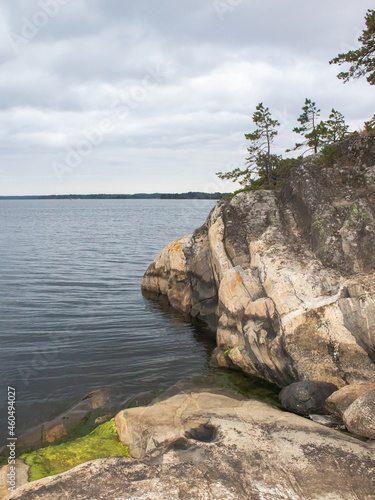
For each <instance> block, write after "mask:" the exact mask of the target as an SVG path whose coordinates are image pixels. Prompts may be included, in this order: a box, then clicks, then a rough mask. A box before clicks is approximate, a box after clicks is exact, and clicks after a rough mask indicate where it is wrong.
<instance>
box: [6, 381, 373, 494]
mask: <svg viewBox="0 0 375 500" xmlns="http://www.w3.org/2000/svg"><path fill="white" fill-rule="evenodd" d="M116 424H117V427H118V431H119V436H120V439H121V440H122V441H123V442H124V443H126V444H127V445H129V447H130V450H131V452H132V453H133V455H134V456H135V457H138V458H142V461H140V460H139V459H134V460H133V459H129V458H111V459H106V460H97V461H93V462H89V463H86V464H83V465H80V466H79V467H76V468H75V469H72V470H71V471H69V472H66V473H64V474H60V475H58V476H54V477H49V478H45V479H42V480H40V481H36V482H35V483H30V484H28V485H25V486H22V487H21V488H20V489H19V490H17V491H16V493H14V494H13V495H12V496H11V497H9V500H10V499H12V500H16V499H17V500H18V499H19V500H21V499H22V500H29V499H30V500H31V499H32V500H34V499H36V498H37V499H38V500H50V499H52V498H53V499H54V500H63V499H72V498H77V499H78V498H79V499H80V500H93V499H97V500H99V499H103V500H104V499H105V500H136V499H139V500H141V499H150V500H159V499H160V500H166V499H168V500H191V499H197V500H207V499H215V500H216V499H217V500H220V499H222V500H228V499H236V500H237V499H238V500H265V499H275V498H278V499H284V500H305V499H308V498H309V499H310V498H311V499H312V498H314V499H315V498H325V499H328V498H329V499H330V500H342V499H343V498H345V500H352V499H353V500H358V498H361V499H363V500H370V499H373V498H374V497H373V493H374V488H375V478H374V475H373V470H374V467H375V456H374V449H373V448H372V447H371V446H370V445H368V444H367V443H363V442H361V441H358V440H356V439H354V438H352V437H350V436H346V435H343V434H340V433H338V432H337V431H334V430H332V429H327V428H325V427H323V426H321V425H319V424H315V423H314V422H311V421H309V420H307V419H305V418H302V417H299V416H297V415H293V414H288V413H284V412H281V411H280V410H277V409H276V408H274V407H272V406H269V405H267V404H265V403H262V402H259V401H255V400H247V399H245V398H243V397H241V396H238V395H235V394H234V393H231V392H230V391H228V390H223V391H218V390H214V389H211V388H209V387H207V388H204V387H199V388H197V387H194V386H189V384H188V383H184V384H182V385H181V384H180V385H178V387H175V388H174V390H173V388H172V390H170V391H168V394H167V397H166V399H164V398H159V402H158V403H155V404H153V405H151V406H147V407H138V408H131V409H128V410H124V411H122V412H120V413H119V414H118V415H117V416H116Z"/></svg>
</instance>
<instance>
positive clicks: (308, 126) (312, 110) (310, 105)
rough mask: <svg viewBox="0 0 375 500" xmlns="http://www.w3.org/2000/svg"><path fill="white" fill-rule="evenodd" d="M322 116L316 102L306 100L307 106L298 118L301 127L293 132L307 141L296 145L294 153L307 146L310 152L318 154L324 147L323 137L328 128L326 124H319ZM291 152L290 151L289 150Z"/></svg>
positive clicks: (295, 128)
mask: <svg viewBox="0 0 375 500" xmlns="http://www.w3.org/2000/svg"><path fill="white" fill-rule="evenodd" d="M319 116H320V109H318V108H317V107H316V104H315V102H312V101H311V99H307V98H306V99H305V105H304V106H303V107H302V113H301V115H300V116H299V118H297V121H299V122H300V124H301V126H300V127H294V129H293V132H296V133H297V134H301V135H302V136H303V137H304V138H305V139H306V140H305V141H304V142H300V143H296V144H295V147H294V148H293V151H296V150H297V149H300V148H302V147H303V146H307V148H308V149H307V150H306V151H305V153H307V152H308V151H311V150H313V151H314V153H317V152H318V150H319V149H320V147H321V146H322V145H323V137H324V135H325V133H326V128H325V124H324V122H322V121H321V122H319V123H318V117H319ZM287 151H290V149H287Z"/></svg>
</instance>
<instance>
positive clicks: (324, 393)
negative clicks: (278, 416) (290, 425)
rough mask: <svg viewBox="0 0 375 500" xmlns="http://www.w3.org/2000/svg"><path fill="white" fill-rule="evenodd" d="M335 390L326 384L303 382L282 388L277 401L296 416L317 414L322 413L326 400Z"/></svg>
mask: <svg viewBox="0 0 375 500" xmlns="http://www.w3.org/2000/svg"><path fill="white" fill-rule="evenodd" d="M337 390H338V387H337V386H335V385H334V384H330V383H328V382H314V381H311V380H304V381H302V382H294V383H293V384H290V385H288V386H287V387H284V389H283V390H282V391H281V392H280V394H279V399H280V401H281V404H282V406H283V408H285V409H286V410H288V411H291V412H293V413H297V414H298V415H310V414H311V413H318V414H319V413H324V403H325V401H326V399H327V398H328V397H329V396H330V395H331V394H332V393H334V392H335V391H337Z"/></svg>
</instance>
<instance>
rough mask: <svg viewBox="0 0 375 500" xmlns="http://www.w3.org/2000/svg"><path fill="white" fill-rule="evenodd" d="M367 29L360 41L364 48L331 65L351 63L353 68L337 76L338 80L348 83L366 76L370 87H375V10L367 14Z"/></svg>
mask: <svg viewBox="0 0 375 500" xmlns="http://www.w3.org/2000/svg"><path fill="white" fill-rule="evenodd" d="M365 19H366V27H367V29H365V30H363V32H362V35H361V36H360V37H359V38H358V41H359V42H361V43H362V46H361V47H360V48H359V49H356V50H349V52H346V53H345V54H339V55H338V56H337V57H334V58H333V59H332V60H331V61H329V63H330V64H338V65H339V66H340V65H341V64H344V63H349V64H351V66H350V67H349V70H348V71H342V72H341V73H339V74H338V75H337V78H339V79H340V80H343V81H344V83H346V82H348V81H349V80H350V79H351V78H353V79H356V78H361V77H362V76H366V75H367V77H366V79H367V81H368V82H369V84H370V85H375V56H374V53H375V10H372V9H368V11H367V14H366V17H365Z"/></svg>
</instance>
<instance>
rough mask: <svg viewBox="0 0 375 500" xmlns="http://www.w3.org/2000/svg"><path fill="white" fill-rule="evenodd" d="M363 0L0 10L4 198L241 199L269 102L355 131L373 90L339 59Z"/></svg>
mask: <svg viewBox="0 0 375 500" xmlns="http://www.w3.org/2000/svg"><path fill="white" fill-rule="evenodd" d="M368 8H371V5H370V4H369V2H368V1H364V0H356V1H355V2H353V0H315V1H314V2H311V1H310V2H308V1H306V0H283V1H280V0H263V1H262V2H260V1H257V2H255V1H254V0H189V1H186V0H182V1H173V0H157V1H156V0H139V1H137V2H126V1H120V0H38V1H34V0H12V1H8V2H5V1H4V0H3V1H2V2H1V3H0V64H1V71H0V137H1V140H0V155H1V157H0V195H1V196H9V195H43V194H67V193H76V194H78V193H80V194H86V193H87V194H89V193H140V192H145V193H152V192H161V193H163V192H186V191H207V192H215V191H220V192H226V191H233V189H235V188H236V187H237V186H236V184H234V183H232V182H231V181H223V180H220V179H219V178H218V177H217V176H216V175H215V173H216V172H218V171H229V170H233V168H236V167H241V168H242V167H243V166H244V165H245V158H246V148H247V147H248V144H247V141H246V139H245V138H244V134H245V133H249V132H251V131H253V130H254V124H253V122H252V119H251V118H252V114H253V113H254V111H255V107H256V105H257V104H258V103H259V102H263V103H264V105H265V106H266V107H268V108H269V109H270V112H271V113H272V116H273V117H274V118H276V119H278V120H279V122H280V127H279V134H278V136H277V137H276V138H275V141H274V152H275V153H278V154H281V153H284V152H285V150H286V149H287V148H290V147H293V146H294V144H295V142H298V141H299V136H298V135H297V134H296V133H294V132H292V129H293V127H295V126H297V125H298V122H297V118H298V116H299V115H300V113H301V107H302V106H303V104H304V101H305V98H306V97H307V98H310V99H312V100H313V101H315V102H316V104H317V106H318V108H320V109H321V119H323V120H325V119H327V118H328V115H329V113H330V111H331V109H332V108H335V109H337V110H339V111H340V112H341V113H343V114H344V116H345V118H346V121H347V123H348V124H349V125H350V128H351V130H358V129H359V128H360V127H361V125H362V124H363V122H364V121H365V120H369V119H370V118H371V117H372V116H373V115H374V113H375V102H374V98H375V88H374V87H372V86H370V85H369V84H368V83H367V82H366V80H365V79H361V80H355V81H351V82H349V83H346V84H343V83H342V81H341V80H338V79H337V78H336V75H337V73H338V72H339V71H341V70H342V69H343V67H342V68H339V67H338V66H337V65H329V64H328V61H329V60H330V59H332V58H333V57H335V56H336V55H337V54H338V53H342V52H347V51H348V50H351V49H355V48H358V47H359V46H360V43H359V42H358V37H359V36H360V34H361V33H362V30H363V29H364V27H365V21H364V17H365V14H366V11H367V9H368Z"/></svg>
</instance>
